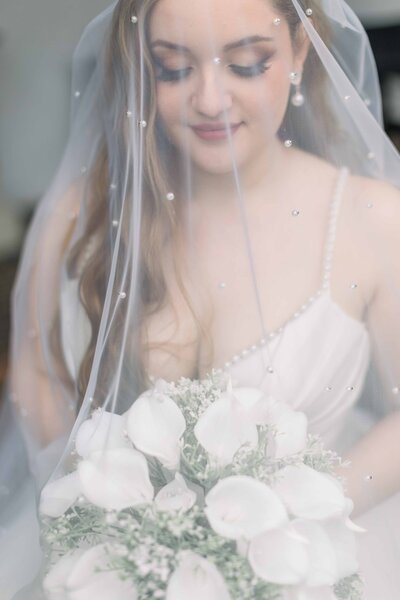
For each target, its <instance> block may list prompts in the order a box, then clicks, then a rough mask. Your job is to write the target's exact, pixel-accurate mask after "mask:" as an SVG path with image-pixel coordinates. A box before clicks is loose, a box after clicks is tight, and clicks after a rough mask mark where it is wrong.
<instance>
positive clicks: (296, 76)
mask: <svg viewBox="0 0 400 600" xmlns="http://www.w3.org/2000/svg"><path fill="white" fill-rule="evenodd" d="M289 79H290V81H291V83H292V84H293V85H294V86H295V88H296V91H295V93H294V94H293V96H292V98H291V100H290V101H291V103H292V104H293V106H303V104H304V102H305V98H304V96H303V94H302V93H301V89H300V86H301V73H296V72H294V71H293V72H292V73H290V75H289Z"/></svg>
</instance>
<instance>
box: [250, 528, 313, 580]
mask: <svg viewBox="0 0 400 600" xmlns="http://www.w3.org/2000/svg"><path fill="white" fill-rule="evenodd" d="M307 544H308V542H307V540H305V539H303V538H302V537H301V536H299V535H296V532H293V530H292V528H291V525H288V526H286V527H281V528H278V529H273V530H271V531H266V532H264V533H262V534H261V535H259V536H257V537H255V538H254V539H252V540H251V542H250V547H249V553H248V560H249V563H250V565H251V567H252V569H253V571H254V573H255V574H256V575H257V576H258V577H260V578H261V579H263V580H265V581H269V582H271V583H277V584H280V585H294V584H297V583H302V582H303V581H304V579H305V577H306V576H307V573H308V569H309V565H310V561H309V556H308V551H307Z"/></svg>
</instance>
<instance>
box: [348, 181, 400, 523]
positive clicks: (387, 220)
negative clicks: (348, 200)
mask: <svg viewBox="0 0 400 600" xmlns="http://www.w3.org/2000/svg"><path fill="white" fill-rule="evenodd" d="M359 198H360V211H359V215H358V216H359V225H360V227H361V230H362V235H363V237H364V239H365V242H366V243H367V244H368V245H369V247H370V248H371V247H372V250H373V255H374V257H375V264H374V265H372V269H373V270H374V273H376V276H375V279H376V285H375V292H374V295H373V298H372V300H371V302H370V304H369V306H368V316H367V324H368V328H369V331H370V335H371V342H372V350H373V359H374V362H375V364H376V366H377V370H378V371H379V374H380V377H381V380H382V384H383V388H384V394H385V399H384V403H385V404H388V405H389V408H390V412H389V414H388V415H387V416H386V417H385V418H383V419H382V420H381V421H380V422H379V423H378V424H377V425H376V426H375V427H373V429H372V430H371V431H370V432H369V433H368V434H367V435H365V436H364V437H363V438H362V439H361V441H360V442H359V443H358V444H357V445H356V446H355V447H354V448H353V449H352V450H351V451H350V452H349V453H348V455H347V456H345V457H344V458H345V459H347V460H349V461H351V466H350V468H346V469H343V470H341V473H340V474H341V475H342V476H344V478H345V480H346V482H345V487H346V490H347V493H348V495H349V496H350V497H351V498H352V499H353V501H354V503H355V513H356V514H361V513H363V512H365V511H367V510H368V509H370V508H372V507H373V506H375V505H376V504H378V503H380V502H382V501H383V500H384V499H386V498H388V497H389V496H391V495H392V494H394V493H395V492H397V491H400V411H399V410H398V409H399V408H400V402H397V405H396V401H398V400H400V396H397V395H395V394H394V393H393V389H394V388H396V387H400V193H399V191H398V190H396V189H395V188H392V187H391V186H389V185H386V184H383V183H381V182H375V181H370V180H363V183H362V184H361V186H360V194H359ZM369 203H372V204H373V209H369V210H365V206H366V205H367V204H369ZM363 209H364V210H363ZM374 400H375V401H377V402H378V401H379V402H380V403H382V401H381V400H379V398H376V399H374Z"/></svg>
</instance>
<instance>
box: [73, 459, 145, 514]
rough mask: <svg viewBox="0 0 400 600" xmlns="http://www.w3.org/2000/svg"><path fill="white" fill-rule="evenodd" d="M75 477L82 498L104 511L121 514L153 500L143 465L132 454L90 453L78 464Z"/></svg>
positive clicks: (142, 460)
mask: <svg viewBox="0 0 400 600" xmlns="http://www.w3.org/2000/svg"><path fill="white" fill-rule="evenodd" d="M78 473H79V478H80V481H81V485H82V493H83V494H84V496H85V497H86V498H87V499H88V500H89V502H91V503H92V504H95V505H96V506H100V507H101V508H105V509H106V510H123V509H124V508H128V507H130V506H137V505H139V504H144V503H147V502H151V501H152V500H153V496H154V489H153V486H152V484H151V482H150V478H149V470H148V466H147V461H146V459H145V457H144V456H143V455H142V454H141V453H140V452H137V451H136V450H133V449H129V448H114V449H113V450H105V451H103V452H101V451H98V452H93V453H92V454H91V455H90V456H89V458H87V459H85V460H82V461H81V462H80V463H79V465H78Z"/></svg>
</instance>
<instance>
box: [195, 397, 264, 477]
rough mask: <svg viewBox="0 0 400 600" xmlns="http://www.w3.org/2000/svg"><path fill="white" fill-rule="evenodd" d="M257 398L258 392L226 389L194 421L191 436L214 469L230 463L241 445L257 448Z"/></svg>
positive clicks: (258, 398)
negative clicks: (210, 461) (205, 452)
mask: <svg viewBox="0 0 400 600" xmlns="http://www.w3.org/2000/svg"><path fill="white" fill-rule="evenodd" d="M261 397H262V392H260V390H257V389H252V388H236V389H232V390H231V391H230V390H229V389H228V391H227V392H225V393H223V394H222V395H221V397H220V398H219V399H218V400H216V401H215V402H213V404H211V406H209V407H208V408H207V409H206V410H205V411H204V413H203V414H202V415H201V417H200V418H199V420H198V421H197V423H196V426H195V428H194V433H195V436H196V438H197V440H198V442H199V443H200V444H201V445H202V446H203V448H204V449H205V450H206V451H207V452H208V453H209V454H210V456H211V457H212V459H213V461H214V463H215V464H216V466H218V467H224V466H226V465H228V464H229V463H231V462H232V459H233V457H234V455H235V454H236V452H237V451H238V450H239V448H241V447H242V446H243V445H244V444H249V445H250V446H252V447H255V446H256V445H257V443H258V432H257V426H256V422H255V418H254V407H255V406H256V404H257V402H258V401H259V400H260V398H261Z"/></svg>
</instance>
